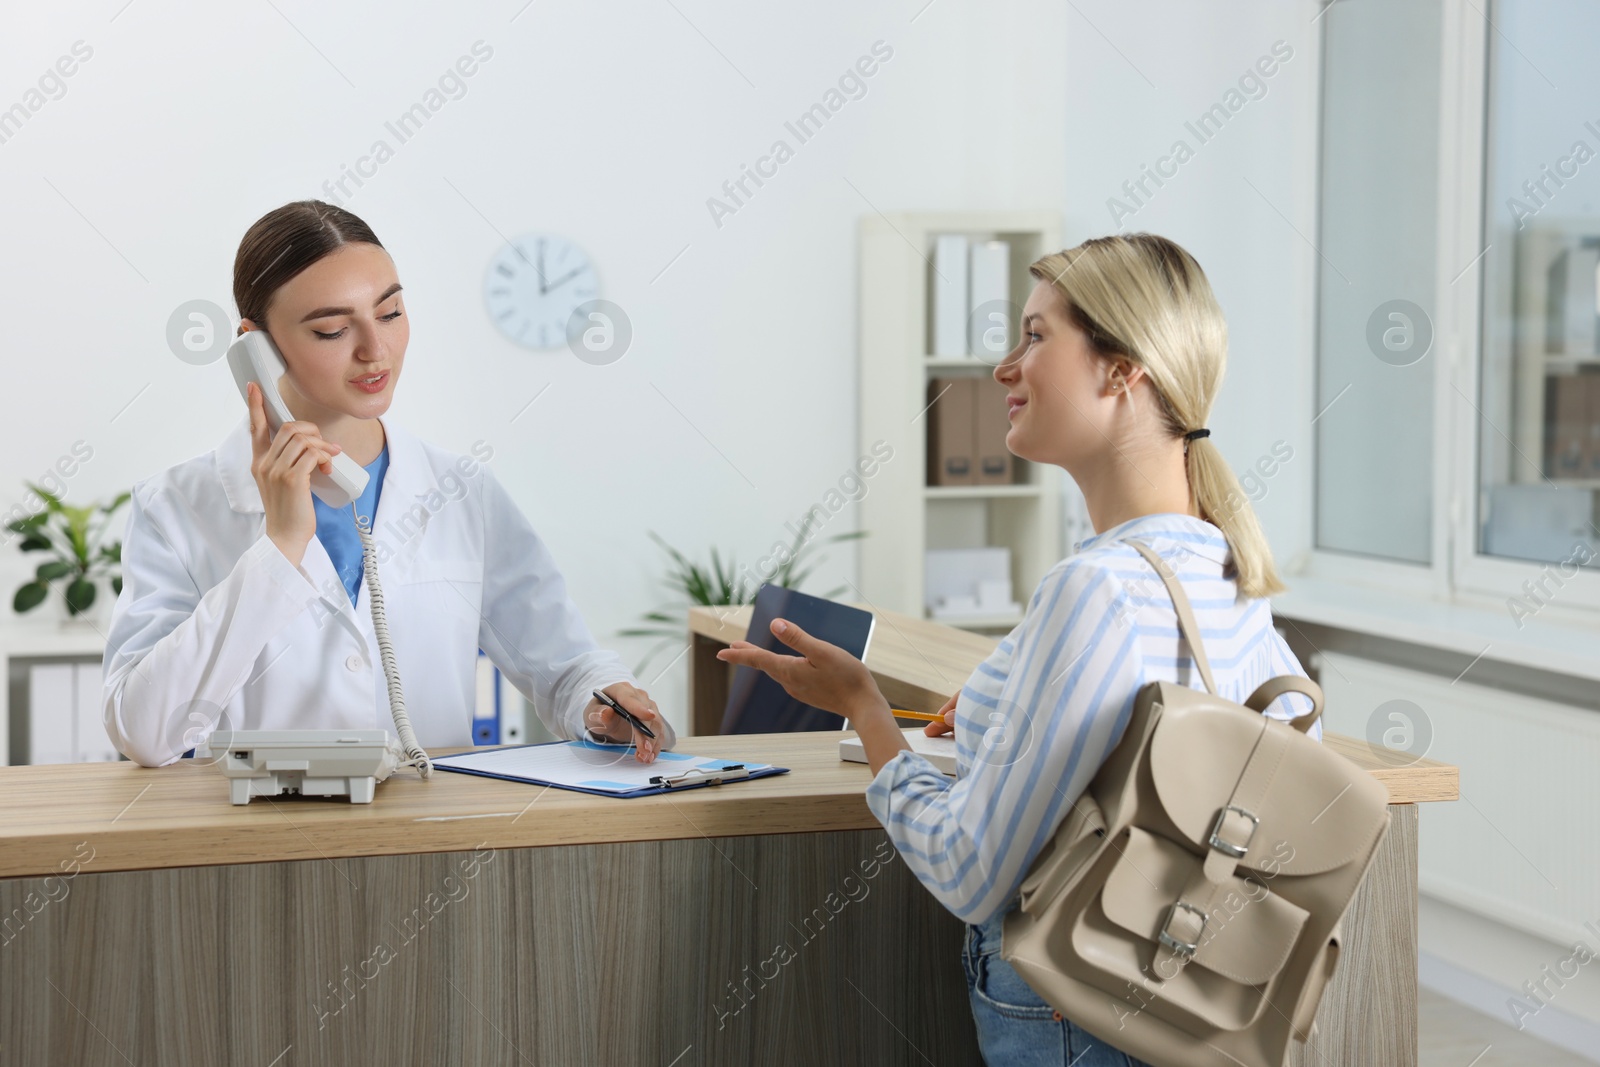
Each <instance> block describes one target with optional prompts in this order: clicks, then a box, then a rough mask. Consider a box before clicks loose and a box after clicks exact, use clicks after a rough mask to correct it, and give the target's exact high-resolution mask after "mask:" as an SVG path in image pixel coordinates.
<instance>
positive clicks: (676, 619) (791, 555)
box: [617, 512, 867, 674]
mask: <svg viewBox="0 0 1600 1067" xmlns="http://www.w3.org/2000/svg"><path fill="white" fill-rule="evenodd" d="M815 525H816V513H815V512H808V513H807V514H806V517H805V518H804V519H803V520H801V523H800V526H799V529H798V530H797V531H796V532H795V538H794V544H793V545H792V546H791V547H790V549H789V551H788V552H787V553H784V555H785V557H786V558H785V559H784V560H783V562H782V563H781V564H779V566H778V568H777V569H776V570H775V571H773V572H772V575H771V577H769V578H766V579H765V582H769V583H771V584H773V585H781V586H784V587H785V588H787V589H799V588H800V583H801V582H803V581H805V580H806V578H807V576H809V575H810V574H811V572H812V571H813V570H815V569H816V566H817V564H819V563H821V562H822V561H823V560H825V559H827V556H825V555H823V556H816V557H815V558H813V553H814V552H815V550H816V548H817V545H816V544H813V543H812V541H811V530H812V527H813V526H815ZM866 535H867V534H866V531H865V530H857V531H854V532H851V533H842V534H834V535H833V536H832V537H828V538H825V539H824V540H823V542H822V543H823V544H836V543H838V542H840V541H854V540H856V539H858V538H862V537H865V536H866ZM649 536H650V539H651V540H652V541H654V542H655V543H656V544H658V545H660V546H661V548H662V550H663V551H665V552H666V553H667V557H668V559H669V560H670V561H671V568H670V569H669V570H668V572H667V574H666V575H665V576H664V577H663V578H662V580H661V581H662V584H663V585H665V586H666V587H667V588H668V589H669V590H671V591H672V593H673V594H674V598H675V599H674V602H673V603H671V604H669V605H667V606H666V607H663V608H659V609H657V610H655V611H647V612H645V613H644V615H643V616H642V621H643V622H645V623H646V624H647V625H644V626H635V627H630V628H628V629H625V630H618V631H617V633H618V635H619V636H622V637H656V638H660V640H659V641H657V643H656V644H655V646H654V647H652V648H651V649H650V651H649V652H648V653H646V654H645V657H644V659H643V660H641V661H640V662H639V667H638V673H640V674H643V673H644V670H645V668H646V667H647V666H648V665H649V663H650V661H651V660H652V659H654V658H655V656H656V655H657V654H658V653H660V652H661V651H662V650H663V649H665V648H669V647H671V646H673V645H675V644H678V643H680V642H682V641H683V639H684V635H685V634H687V633H688V630H689V608H691V607H694V606H716V605H739V604H748V603H750V602H751V601H753V600H754V599H755V596H756V592H757V591H758V590H760V588H761V586H762V584H763V580H762V579H761V578H760V577H759V576H757V575H754V574H752V573H751V572H750V571H749V569H748V568H741V567H739V566H738V565H737V563H736V561H735V559H734V556H733V554H732V553H729V554H728V556H727V558H726V559H724V558H723V557H722V555H721V554H720V553H719V552H718V551H717V549H716V548H715V547H713V548H712V549H711V565H710V566H709V567H703V566H701V565H700V564H699V563H697V562H695V561H693V560H691V559H689V558H688V557H687V556H685V555H684V554H683V553H682V552H679V551H678V550H677V549H676V548H674V547H672V546H671V545H670V544H668V543H667V542H666V541H665V540H664V539H663V538H662V537H661V535H660V534H658V533H656V532H655V531H654V530H651V531H649ZM802 564H803V566H802ZM844 591H845V587H844V586H842V585H841V586H839V587H837V588H835V589H832V590H830V591H828V592H826V593H822V594H820V595H822V596H825V597H834V596H838V595H839V594H840V593H843V592H844Z"/></svg>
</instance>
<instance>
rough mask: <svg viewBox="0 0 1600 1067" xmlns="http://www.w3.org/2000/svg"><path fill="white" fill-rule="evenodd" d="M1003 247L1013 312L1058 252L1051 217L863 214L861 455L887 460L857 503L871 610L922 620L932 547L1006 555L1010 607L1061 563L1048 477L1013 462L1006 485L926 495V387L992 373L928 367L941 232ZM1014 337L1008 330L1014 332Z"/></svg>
mask: <svg viewBox="0 0 1600 1067" xmlns="http://www.w3.org/2000/svg"><path fill="white" fill-rule="evenodd" d="M950 233H959V234H964V235H966V236H967V237H969V238H971V239H974V240H1002V241H1006V242H1008V243H1009V244H1010V246H1011V252H1010V263H1009V267H1010V279H1009V280H1010V299H1011V300H1012V302H1013V303H1015V304H1016V306H1017V307H1018V308H1020V307H1021V306H1022V305H1023V304H1024V303H1026V301H1027V296H1028V294H1029V293H1030V292H1031V291H1032V289H1033V284H1034V279H1033V277H1032V276H1031V275H1030V274H1028V264H1030V263H1032V262H1033V261H1034V260H1036V259H1038V258H1039V257H1040V256H1042V255H1044V254H1045V253H1047V252H1054V251H1057V250H1059V249H1060V248H1061V218H1060V215H1059V214H1057V213H1052V212H1032V211H1015V212H1012V211H1008V212H959V213H931V214H925V213H900V214H892V215H876V214H874V215H868V216H863V217H862V219H861V224H860V230H859V234H860V241H861V283H860V285H861V308H860V359H861V400H860V418H859V425H860V431H861V451H862V454H863V455H865V454H868V453H869V451H870V450H871V448H872V446H873V444H874V443H875V442H877V441H880V440H882V441H887V442H888V443H889V444H890V445H891V446H892V447H893V448H894V459H893V461H892V462H889V463H885V464H883V465H882V467H881V468H880V469H879V471H878V473H877V474H876V475H875V476H874V477H873V478H872V480H871V483H870V488H869V490H868V492H867V494H866V496H865V497H863V498H862V500H861V525H862V529H863V530H866V531H867V533H868V536H867V537H864V538H863V539H862V540H861V541H860V542H858V545H859V548H860V553H861V555H860V560H861V592H862V593H863V595H864V596H865V598H866V600H867V601H868V602H869V603H870V604H872V605H873V606H874V607H877V608H881V609H884V610H889V611H899V612H903V613H906V614H910V615H916V616H919V617H926V616H927V611H926V610H925V603H924V597H923V566H924V562H923V561H924V553H925V552H926V551H927V550H928V549H930V548H935V549H938V548H980V547H985V546H1004V547H1006V548H1009V549H1010V550H1011V585H1012V599H1013V600H1015V601H1017V602H1018V603H1019V604H1024V605H1025V604H1026V603H1027V602H1028V598H1029V597H1030V596H1031V595H1032V594H1033V590H1034V588H1035V587H1036V586H1037V585H1038V584H1039V581H1040V579H1042V578H1043V577H1044V575H1045V572H1046V571H1048V570H1049V569H1050V568H1051V567H1053V566H1055V564H1056V563H1057V562H1059V561H1060V560H1061V558H1062V556H1063V555H1064V554H1065V552H1064V550H1063V549H1064V546H1063V544H1062V540H1061V519H1062V502H1061V486H1062V479H1063V478H1064V477H1065V476H1066V475H1065V473H1064V472H1063V471H1061V470H1059V469H1058V468H1056V467H1053V466H1048V465H1044V466H1041V465H1039V464H1034V463H1029V462H1027V461H1026V460H1022V459H1018V460H1017V461H1016V462H1017V464H1018V468H1019V475H1018V477H1019V481H1018V483H1017V484H1011V485H973V486H936V487H934V486H928V485H927V484H926V482H927V431H928V417H927V413H926V411H925V409H926V408H927V406H928V396H927V392H928V381H929V379H930V378H932V377H951V376H956V375H963V374H972V375H990V374H992V373H993V372H994V368H993V366H991V365H990V364H989V363H986V362H984V361H983V360H980V359H976V358H973V359H962V358H952V357H948V356H943V357H938V358H934V357H930V356H929V354H928V353H929V351H930V350H931V349H932V347H933V346H932V344H931V342H930V338H931V335H932V327H931V322H930V318H931V313H930V308H929V293H930V292H931V286H930V279H931V278H932V275H933V268H932V265H931V261H932V259H933V250H934V242H935V239H936V237H937V236H938V235H939V234H950ZM1011 328H1012V330H1013V331H1014V330H1015V329H1016V328H1017V324H1016V323H1012V327H1011ZM1020 619H1021V615H1020V614H1018V615H1015V616H1009V615H989V616H982V617H977V616H974V617H971V618H968V619H963V620H961V621H960V622H952V623H951V625H955V626H960V627H962V628H965V629H971V630H982V631H995V630H999V631H1002V632H1003V631H1005V630H1009V629H1010V628H1011V627H1012V626H1014V625H1016V623H1017V622H1018V621H1020Z"/></svg>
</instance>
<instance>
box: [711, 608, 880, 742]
mask: <svg viewBox="0 0 1600 1067" xmlns="http://www.w3.org/2000/svg"><path fill="white" fill-rule="evenodd" d="M772 632H773V633H774V634H776V635H777V638H778V640H780V641H782V642H783V643H784V644H786V645H788V646H789V647H790V648H792V649H794V650H795V651H796V652H798V653H800V655H798V656H784V655H780V654H778V653H776V652H768V651H767V650H766V649H764V648H757V647H756V646H755V645H752V644H751V643H750V642H748V641H735V642H734V643H733V644H732V645H730V646H729V647H727V648H724V649H722V650H720V651H719V652H718V653H717V658H718V659H720V660H723V661H724V662H727V663H738V664H740V665H742V666H745V667H754V668H755V669H756V670H758V671H764V672H765V673H767V674H768V675H770V676H771V677H772V679H773V680H774V681H776V682H777V683H778V684H779V685H781V686H783V688H784V691H785V692H786V693H788V694H789V695H790V696H792V697H794V698H795V699H796V700H798V701H800V702H801V703H804V704H810V705H811V706H812V707H814V708H821V709H822V710H823V711H831V712H833V713H834V714H835V715H843V716H844V717H845V718H846V719H850V720H852V722H853V721H854V719H855V717H856V716H857V715H858V714H860V713H862V712H864V711H867V710H869V709H871V708H874V707H880V706H881V708H882V709H883V710H884V711H887V710H888V708H889V705H888V702H887V701H885V700H884V699H883V694H882V693H880V692H879V691H878V683H877V682H876V681H874V680H873V677H872V672H871V671H869V670H867V665H866V664H865V663H862V662H861V661H860V660H859V659H856V657H854V656H852V655H851V654H850V653H848V652H846V651H845V650H844V649H842V648H840V647H839V646H838V645H833V644H829V643H828V642H826V641H823V640H821V639H820V638H816V637H812V636H811V635H810V634H808V633H806V632H805V631H804V630H802V629H800V627H798V626H796V625H795V624H794V623H792V622H789V621H787V620H785V619H773V620H772ZM857 725H858V726H859V724H857Z"/></svg>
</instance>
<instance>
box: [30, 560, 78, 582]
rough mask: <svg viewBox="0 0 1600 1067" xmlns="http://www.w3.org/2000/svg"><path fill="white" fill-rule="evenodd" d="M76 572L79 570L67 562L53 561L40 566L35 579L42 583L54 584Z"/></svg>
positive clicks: (35, 573)
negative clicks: (58, 579) (57, 580)
mask: <svg viewBox="0 0 1600 1067" xmlns="http://www.w3.org/2000/svg"><path fill="white" fill-rule="evenodd" d="M76 570H77V568H76V567H74V566H73V565H72V564H70V563H68V562H67V561H66V560H62V559H53V560H51V561H50V562H49V563H41V564H39V569H38V570H37V571H35V572H34V577H36V578H38V579H39V581H41V582H53V581H55V580H56V579H57V578H65V577H66V576H67V575H69V574H72V573H73V572H74V571H76Z"/></svg>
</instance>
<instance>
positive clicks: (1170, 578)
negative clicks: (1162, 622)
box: [1127, 537, 1323, 733]
mask: <svg viewBox="0 0 1600 1067" xmlns="http://www.w3.org/2000/svg"><path fill="white" fill-rule="evenodd" d="M1127 543H1128V544H1130V545H1132V546H1133V548H1134V551H1136V552H1138V553H1139V555H1141V556H1143V557H1144V558H1145V561H1146V562H1148V563H1149V564H1150V566H1152V567H1154V568H1155V569H1156V573H1157V574H1159V575H1160V576H1161V582H1162V584H1163V585H1165V586H1166V587H1167V595H1168V596H1170V597H1172V606H1173V607H1174V608H1176V609H1177V611H1178V632H1179V633H1181V634H1183V639H1184V640H1185V641H1187V642H1188V643H1189V651H1190V652H1191V653H1192V654H1193V655H1194V663H1195V666H1196V667H1198V668H1199V669H1200V678H1201V680H1202V681H1204V682H1205V684H1206V691H1207V692H1208V693H1210V694H1211V695H1212V696H1216V695H1217V685H1216V682H1215V681H1214V680H1213V678H1212V676H1211V663H1210V662H1209V661H1208V660H1207V659H1206V650H1205V646H1204V645H1202V644H1201V643H1200V624H1199V623H1197V622H1196V621H1195V617H1194V609H1193V608H1191V607H1190V606H1189V598H1188V596H1187V595H1185V594H1184V591H1183V586H1182V585H1181V584H1180V583H1179V582H1178V576H1177V575H1176V574H1174V573H1173V572H1172V568H1171V567H1169V566H1168V565H1167V561H1166V560H1164V559H1162V558H1161V557H1160V556H1159V555H1157V554H1156V552H1155V550H1154V549H1152V548H1151V547H1150V546H1149V545H1147V544H1145V543H1144V542H1143V541H1135V540H1134V539H1133V538H1131V537H1130V538H1127ZM1285 693H1302V694H1304V695H1305V696H1308V697H1310V698H1311V713H1310V714H1309V715H1301V716H1298V717H1296V718H1295V719H1293V720H1291V721H1290V725H1291V726H1293V727H1294V728H1295V729H1296V730H1299V731H1300V732H1301V733H1305V732H1306V731H1307V730H1309V729H1311V726H1312V724H1313V723H1315V722H1316V721H1317V720H1318V719H1319V718H1321V717H1322V703H1323V697H1322V687H1321V686H1320V685H1318V684H1317V683H1316V682H1313V681H1312V680H1311V679H1310V678H1307V677H1304V676H1303V675H1299V674H1280V675H1278V676H1277V677H1276V678H1268V679H1267V680H1266V681H1264V682H1262V683H1261V684H1260V685H1259V686H1257V687H1256V691H1255V692H1254V693H1251V694H1250V698H1249V699H1248V700H1246V701H1245V702H1244V706H1245V707H1247V708H1249V709H1250V710H1251V711H1259V712H1263V713H1264V712H1265V711H1266V707H1267V705H1268V704H1271V703H1272V702H1273V701H1274V700H1277V699H1278V698H1279V697H1281V696H1283V695H1284V694H1285Z"/></svg>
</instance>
